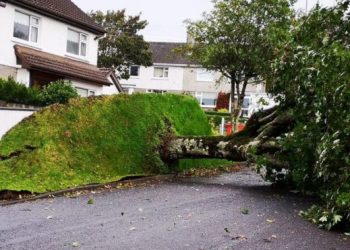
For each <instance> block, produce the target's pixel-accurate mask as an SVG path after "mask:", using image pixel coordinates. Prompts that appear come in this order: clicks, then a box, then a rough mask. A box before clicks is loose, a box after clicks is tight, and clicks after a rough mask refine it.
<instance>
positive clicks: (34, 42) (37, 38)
mask: <svg viewBox="0 0 350 250" xmlns="http://www.w3.org/2000/svg"><path fill="white" fill-rule="evenodd" d="M16 13H19V14H22V15H25V16H28V18H29V31H28V40H27V39H23V38H20V37H16V36H15V27H16ZM33 19H34V20H38V23H37V24H35V23H34V22H33ZM13 20H14V21H13V30H12V38H13V39H15V40H17V41H19V42H24V43H30V44H35V45H37V44H38V43H39V36H40V30H41V28H40V26H41V18H40V17H39V16H37V15H33V14H31V13H28V12H26V11H22V10H19V9H15V15H14V19H13ZM33 28H36V29H37V30H38V33H37V36H36V41H32V39H31V38H32V29H33Z"/></svg>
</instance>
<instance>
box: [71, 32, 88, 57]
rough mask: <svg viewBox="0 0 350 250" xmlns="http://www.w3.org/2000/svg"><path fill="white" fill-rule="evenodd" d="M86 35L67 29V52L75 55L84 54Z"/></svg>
mask: <svg viewBox="0 0 350 250" xmlns="http://www.w3.org/2000/svg"><path fill="white" fill-rule="evenodd" d="M87 38H88V37H87V35H86V34H84V33H80V32H77V31H74V30H71V29H68V39H67V52H68V53H70V54H74V55H77V56H84V57H85V56H86V51H87Z"/></svg>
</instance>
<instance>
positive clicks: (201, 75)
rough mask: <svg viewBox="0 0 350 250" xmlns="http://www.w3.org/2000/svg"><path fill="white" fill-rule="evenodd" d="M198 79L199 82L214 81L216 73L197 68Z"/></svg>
mask: <svg viewBox="0 0 350 250" xmlns="http://www.w3.org/2000/svg"><path fill="white" fill-rule="evenodd" d="M197 81H198V82H213V81H214V73H213V72H212V71H208V70H206V69H197Z"/></svg>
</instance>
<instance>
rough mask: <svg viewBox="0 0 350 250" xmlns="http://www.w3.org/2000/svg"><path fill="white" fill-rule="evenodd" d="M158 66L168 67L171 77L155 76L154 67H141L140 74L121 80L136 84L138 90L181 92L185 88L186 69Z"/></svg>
mask: <svg viewBox="0 0 350 250" xmlns="http://www.w3.org/2000/svg"><path fill="white" fill-rule="evenodd" d="M155 66H156V67H168V68H169V77H168V78H164V79H159V78H155V77H154V76H153V74H154V67H153V66H152V67H147V68H146V67H140V76H139V77H131V78H130V79H129V80H121V84H127V85H135V90H136V92H145V91H146V90H165V91H169V92H181V91H182V90H183V77H184V69H183V68H182V67H177V66H172V65H165V64H164V65H163V64H155Z"/></svg>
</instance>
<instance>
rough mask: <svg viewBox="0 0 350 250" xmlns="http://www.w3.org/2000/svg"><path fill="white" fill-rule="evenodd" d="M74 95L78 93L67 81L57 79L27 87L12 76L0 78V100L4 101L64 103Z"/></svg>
mask: <svg viewBox="0 0 350 250" xmlns="http://www.w3.org/2000/svg"><path fill="white" fill-rule="evenodd" d="M75 97H78V93H77V91H76V89H75V88H74V87H73V86H72V84H71V83H70V82H69V81H64V80H59V81H56V82H52V83H50V84H49V85H47V86H45V87H44V88H43V89H38V88H27V87H26V86H25V85H24V84H21V83H18V82H16V81H15V80H14V79H13V78H8V79H7V80H5V79H1V78H0V100H2V101H5V102H11V103H17V104H25V105H33V106H47V105H51V104H54V103H61V104H64V103H67V102H68V100H69V99H71V98H75Z"/></svg>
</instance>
